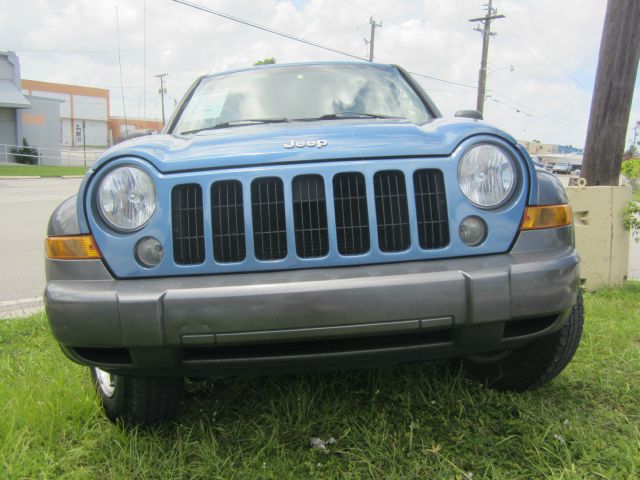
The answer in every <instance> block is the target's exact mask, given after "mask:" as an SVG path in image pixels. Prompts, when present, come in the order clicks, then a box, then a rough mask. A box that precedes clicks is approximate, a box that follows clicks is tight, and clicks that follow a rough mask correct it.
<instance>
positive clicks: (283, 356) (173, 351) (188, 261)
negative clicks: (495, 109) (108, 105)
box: [45, 62, 583, 424]
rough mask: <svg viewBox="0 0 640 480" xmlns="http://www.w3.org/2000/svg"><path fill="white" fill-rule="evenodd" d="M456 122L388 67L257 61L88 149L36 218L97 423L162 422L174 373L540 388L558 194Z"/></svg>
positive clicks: (550, 368) (561, 320)
mask: <svg viewBox="0 0 640 480" xmlns="http://www.w3.org/2000/svg"><path fill="white" fill-rule="evenodd" d="M460 115H461V116H458V117H452V118H443V116H442V115H441V113H440V112H439V111H438V109H437V107H436V106H435V105H434V103H433V102H432V100H431V99H430V98H429V96H428V95H427V94H426V93H425V92H424V91H423V90H422V89H421V88H420V86H419V85H418V84H417V83H416V82H415V81H414V80H413V79H412V77H411V76H410V75H409V74H408V73H407V72H406V71H404V70H403V69H401V68H400V67H397V66H394V65H381V64H374V63H365V62H352V63H337V62H336V63H308V64H293V65H270V66H261V67H254V68H248V69H243V70H235V71H230V72H224V73H218V74H214V75H207V76H204V77H202V78H199V79H198V80H197V81H196V82H195V84H194V85H193V86H192V87H191V89H190V90H189V91H188V93H187V94H186V96H185V98H184V99H183V100H182V102H181V104H180V105H179V107H178V108H177V110H176V112H175V114H174V115H173V117H172V118H171V119H170V121H169V123H168V124H167V126H166V128H165V131H164V132H163V134H161V135H152V136H146V137H141V138H136V139H133V140H130V141H126V142H123V143H120V144H118V145H116V146H114V147H113V148H111V149H110V150H108V151H106V152H105V153H104V155H102V157H101V158H100V159H99V160H98V161H97V162H96V163H95V165H93V167H92V168H91V170H89V172H88V173H87V175H86V177H85V179H84V181H83V183H82V186H81V187H80V190H79V192H78V194H77V196H74V197H72V198H70V199H68V200H67V201H65V202H64V203H62V204H61V205H60V206H59V207H58V208H57V209H56V211H55V212H54V214H53V215H52V217H51V221H50V224H49V229H48V237H47V241H46V250H47V252H46V253H47V259H46V274H47V286H46V291H45V302H46V309H47V314H48V318H49V321H50V324H51V328H52V331H53V334H54V335H55V337H56V339H57V340H58V342H59V343H60V345H61V347H62V349H63V351H64V352H65V354H66V355H67V356H68V357H69V358H70V359H72V360H74V361H76V362H78V363H80V364H83V365H87V366H88V367H90V372H91V377H92V379H93V382H94V384H95V386H96V390H97V392H98V394H99V396H100V398H101V400H102V404H103V406H104V409H105V412H106V415H107V416H108V417H109V418H110V419H111V420H113V421H117V420H121V421H124V422H128V423H132V424H145V423H153V422H158V421H162V420H166V419H168V418H171V417H173V416H174V415H175V412H176V408H177V405H178V400H179V398H180V392H181V389H182V385H183V378H185V377H207V376H225V375H249V374H250V375H255V374H261V373H273V372H277V373H279V372H287V371H300V370H306V369H325V368H335V369H341V368H355V367H364V366H368V365H377V364H389V363H394V362H415V361H428V360H442V359H452V360H457V361H458V362H459V363H461V364H462V368H463V370H464V371H465V372H466V373H468V374H469V375H471V376H472V377H474V378H476V379H478V380H479V381H482V382H484V383H486V384H487V385H489V386H491V387H494V388H497V389H511V390H526V389H531V388H535V387H537V386H539V385H541V384H543V383H545V382H548V381H549V380H551V379H552V378H554V377H555V376H556V375H557V374H558V373H559V372H560V371H561V370H562V369H563V368H564V367H565V366H566V365H567V363H568V362H569V360H570V359H571V357H572V356H573V354H574V352H575V350H576V348H577V345H578V342H579V340H580V335H581V331H582V324H583V313H582V304H581V297H580V291H579V271H578V264H579V257H578V255H577V253H576V251H575V249H574V242H573V226H572V218H571V210H570V207H569V205H568V202H567V197H566V195H565V192H564V190H563V188H562V186H561V185H560V183H559V182H558V181H557V180H556V179H555V177H554V176H553V175H551V174H550V173H548V172H545V171H544V170H542V169H537V168H535V166H534V165H533V163H532V161H531V159H530V158H529V156H528V155H527V153H526V151H525V150H524V149H523V148H522V147H521V146H520V145H518V144H517V142H516V141H515V140H514V139H513V137H511V136H510V135H508V134H507V133H505V132H503V131H502V130H499V129H497V128H495V127H492V126H490V125H488V124H487V123H485V122H483V121H482V120H479V119H478V117H479V115H478V114H477V112H475V113H474V112H466V113H465V112H462V113H461V114H460ZM465 116H466V117H473V118H465Z"/></svg>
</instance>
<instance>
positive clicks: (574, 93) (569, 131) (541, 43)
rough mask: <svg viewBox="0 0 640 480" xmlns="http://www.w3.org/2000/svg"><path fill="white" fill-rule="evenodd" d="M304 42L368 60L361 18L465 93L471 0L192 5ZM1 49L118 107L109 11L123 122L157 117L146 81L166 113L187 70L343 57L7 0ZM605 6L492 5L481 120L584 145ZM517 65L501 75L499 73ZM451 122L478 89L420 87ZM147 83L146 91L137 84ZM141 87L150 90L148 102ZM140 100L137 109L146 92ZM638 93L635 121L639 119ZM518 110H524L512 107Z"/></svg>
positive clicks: (35, 71) (69, 6)
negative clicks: (495, 16) (102, 93)
mask: <svg viewBox="0 0 640 480" xmlns="http://www.w3.org/2000/svg"><path fill="white" fill-rule="evenodd" d="M194 1H195V2H196V3H201V4H203V5H205V6H207V7H209V8H213V9H216V10H220V11H222V12H226V13H229V14H231V15H235V16H238V17H241V18H246V19H248V20H251V21H254V22H256V23H260V24H263V25H268V26H270V27H272V28H275V29H277V30H281V31H284V32H288V33H291V34H294V35H297V36H300V37H303V38H306V39H308V40H311V41H313V42H317V43H320V44H324V45H327V46H331V47H334V48H336V49H339V50H343V51H347V52H350V53H353V54H355V55H361V56H365V55H366V52H367V48H366V46H365V44H364V41H363V38H365V37H368V35H369V26H368V20H369V16H370V15H375V18H376V19H377V20H379V21H382V28H380V29H378V30H376V49H375V56H376V60H377V61H381V62H388V63H397V64H400V65H402V66H404V67H406V68H407V69H408V70H411V71H414V72H419V73H424V74H427V75H431V76H434V77H438V78H442V79H447V80H450V81H453V82H458V83H463V84H468V85H472V86H475V85H476V83H477V71H478V65H479V59H480V49H481V43H480V42H481V39H480V35H479V34H478V33H477V32H474V31H473V25H472V24H471V23H470V22H469V21H468V19H469V18H472V17H478V16H481V15H482V4H483V3H484V2H483V1H481V0H456V1H455V2H452V1H450V0H402V1H395V2H389V1H388V0H293V1H291V0H280V1H279V0H260V1H257V0H254V1H249V0H245V1H234V0H194ZM5 3H6V4H7V5H5V6H3V15H2V16H1V17H0V49H12V50H15V51H16V52H17V53H18V55H19V56H20V59H21V64H22V72H23V77H25V78H32V79H37V80H44V81H53V82H65V83H76V84H82V85H91V86H96V87H104V88H109V89H110V90H111V110H112V112H113V114H116V115H117V114H121V113H122V99H121V90H120V88H119V87H120V76H119V69H118V56H117V51H116V39H117V37H116V18H115V7H116V6H118V12H119V20H120V44H121V57H122V66H123V82H124V85H125V89H124V92H125V95H124V96H125V104H126V108H127V113H128V114H129V115H138V113H140V114H142V112H143V111H145V110H146V113H147V116H155V117H159V116H160V97H159V95H158V93H157V89H158V81H157V79H156V78H154V75H155V74H158V73H168V74H169V76H168V77H167V88H168V92H169V93H168V99H167V108H168V110H169V111H171V110H172V108H173V104H174V101H175V100H179V99H180V97H181V96H182V94H183V93H184V91H185V90H186V89H187V87H188V86H189V85H190V84H191V83H192V82H193V81H194V80H195V78H197V76H199V75H201V74H204V73H209V72H215V71H220V70H224V69H229V68H237V67H243V66H247V65H251V64H252V63H253V62H254V61H256V60H258V59H261V58H264V57H272V56H274V57H276V58H277V59H278V62H293V61H302V60H331V59H346V57H341V56H339V55H337V54H334V53H330V52H326V51H323V50H319V49H316V48H313V47H310V46H306V45H303V44H299V43H296V42H293V41H291V40H287V39H283V38H280V37H277V36H274V35H271V34H269V33H266V32H262V31H259V30H256V29H253V28H249V27H247V26H244V25H241V24H237V23H234V22H231V21H229V20H225V19H223V18H220V17H216V16H213V15H209V14H206V13H204V12H199V11H196V10H193V9H190V8H188V7H185V6H183V5H179V4H176V3H174V2H171V1H170V0H146V27H147V33H146V46H147V54H146V74H145V72H144V70H143V43H144V35H143V31H144V29H143V25H144V16H143V5H144V0H105V1H100V2H97V1H95V0H66V1H64V0H48V1H46V0H22V1H20V2H17V1H15V2H14V1H11V2H9V1H8V0H5ZM605 4H606V1H605V0H592V1H589V2H585V1H583V0H565V1H563V2H557V1H555V0H535V1H534V0H494V5H495V6H497V7H498V8H499V9H500V12H501V13H504V14H505V15H506V17H507V18H505V19H502V20H497V21H496V22H495V23H494V30H495V31H496V32H497V33H498V35H497V36H496V37H494V38H493V39H492V41H491V48H490V62H491V63H490V71H492V73H491V74H490V75H489V77H488V89H489V91H488V92H487V93H488V95H490V97H489V98H488V99H487V103H486V107H485V117H486V118H487V120H489V121H490V122H492V123H494V124H496V125H497V126H500V127H503V128H505V129H506V130H508V131H509V132H510V133H512V134H513V135H515V136H516V137H518V138H525V139H532V138H536V139H539V140H542V141H545V142H553V143H562V144H573V145H579V146H582V145H583V143H584V137H585V132H586V127H587V122H588V115H589V108H590V97H591V89H592V86H593V78H594V74H595V70H596V65H597V54H598V48H599V43H600V35H601V30H602V22H603V19H604V9H605ZM510 65H513V66H514V71H513V72H512V71H510V69H509V66H510ZM420 82H421V83H422V84H423V85H424V86H425V88H426V89H427V90H428V91H429V92H430V94H431V95H432V97H433V98H434V100H435V101H436V102H437V103H438V105H439V106H440V108H441V110H442V111H443V112H444V113H445V114H448V115H451V114H453V112H455V111H456V110H458V109H464V108H474V107H475V96H476V93H475V89H473V88H465V87H460V86H457V85H452V84H447V83H443V82H438V81H433V80H428V79H423V78H421V79H420ZM145 83H146V92H145V91H144V90H143V84H145ZM145 93H146V95H145ZM145 97H146V108H145V106H144V104H143V98H145ZM639 103H640V101H639V99H638V95H637V92H636V98H635V104H634V109H633V111H632V117H631V120H632V122H633V123H635V121H636V120H638V119H640V106H639ZM518 110H519V111H520V112H518Z"/></svg>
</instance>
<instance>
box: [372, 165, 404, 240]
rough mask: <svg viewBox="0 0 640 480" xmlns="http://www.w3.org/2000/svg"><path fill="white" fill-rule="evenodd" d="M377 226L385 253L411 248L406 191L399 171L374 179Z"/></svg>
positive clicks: (375, 176) (384, 173)
mask: <svg viewBox="0 0 640 480" xmlns="http://www.w3.org/2000/svg"><path fill="white" fill-rule="evenodd" d="M373 185H374V190H375V199H376V220H377V223H378V245H379V246H380V250H381V251H383V252H401V251H403V250H407V249H408V248H409V245H411V237H410V234H409V212H408V209H407V188H406V186H405V184H404V175H403V174H402V172H400V171H397V170H389V171H384V172H377V173H376V174H375V175H374V176H373Z"/></svg>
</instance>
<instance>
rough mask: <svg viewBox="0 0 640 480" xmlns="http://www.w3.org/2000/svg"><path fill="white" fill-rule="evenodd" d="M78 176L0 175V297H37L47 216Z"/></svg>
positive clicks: (70, 190)
mask: <svg viewBox="0 0 640 480" xmlns="http://www.w3.org/2000/svg"><path fill="white" fill-rule="evenodd" d="M80 182H81V179H76V178H74V179H71V178H69V179H66V178H39V179H8V180H5V179H0V245H2V248H0V301H3V300H17V299H23V298H29V297H40V296H42V291H43V290H44V238H45V235H46V232H47V223H48V221H49V216H50V215H51V213H52V212H53V210H54V209H55V208H56V207H57V206H58V204H59V203H60V202H61V201H62V200H64V199H65V198H68V197H70V196H71V195H73V194H75V193H76V192H77V191H78V187H79V186H80Z"/></svg>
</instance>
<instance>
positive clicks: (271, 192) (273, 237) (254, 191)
mask: <svg viewBox="0 0 640 480" xmlns="http://www.w3.org/2000/svg"><path fill="white" fill-rule="evenodd" d="M251 212H252V216H253V243H254V251H255V256H256V258H257V259H258V260H279V259H281V258H284V257H286V256H287V231H286V222H285V210H284V188H283V185H282V180H281V179H280V178H278V177H265V178H258V179H256V180H254V181H253V182H252V183H251Z"/></svg>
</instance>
